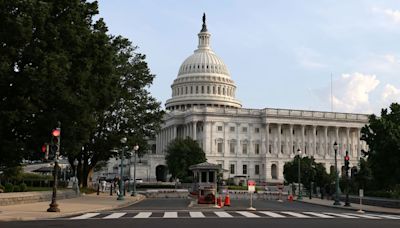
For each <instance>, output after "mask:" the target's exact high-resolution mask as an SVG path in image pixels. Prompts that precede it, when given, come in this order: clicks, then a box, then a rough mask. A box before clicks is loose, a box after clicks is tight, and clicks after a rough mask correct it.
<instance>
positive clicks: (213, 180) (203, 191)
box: [189, 162, 222, 204]
mask: <svg viewBox="0 0 400 228" xmlns="http://www.w3.org/2000/svg"><path fill="white" fill-rule="evenodd" d="M189 170H191V171H192V172H193V186H192V193H194V194H197V197H198V198H197V203H199V204H214V203H215V200H216V194H217V181H218V180H217V177H218V173H219V172H220V171H221V170H222V168H221V166H220V165H216V164H212V163H208V162H203V163H200V164H196V165H192V166H190V167H189Z"/></svg>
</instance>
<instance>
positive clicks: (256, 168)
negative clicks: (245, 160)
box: [254, 165, 260, 175]
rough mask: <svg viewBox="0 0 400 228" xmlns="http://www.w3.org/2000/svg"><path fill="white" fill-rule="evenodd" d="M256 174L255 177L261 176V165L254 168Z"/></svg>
mask: <svg viewBox="0 0 400 228" xmlns="http://www.w3.org/2000/svg"><path fill="white" fill-rule="evenodd" d="M254 174H255V175H260V165H255V166H254Z"/></svg>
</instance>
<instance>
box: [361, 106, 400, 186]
mask: <svg viewBox="0 0 400 228" xmlns="http://www.w3.org/2000/svg"><path fill="white" fill-rule="evenodd" d="M361 139H362V140H364V141H366V143H367V144H368V147H369V151H368V152H367V154H368V165H369V167H370V168H371V170H372V176H373V179H374V183H375V184H376V186H377V187H379V188H380V189H387V190H389V189H394V188H395V186H396V185H398V184H399V183H400V166H399V164H400V105H399V104H398V103H393V104H391V105H390V107H389V109H386V108H385V109H382V111H381V116H380V117H377V116H376V115H374V114H373V115H370V116H369V124H368V125H366V126H365V127H363V128H362V130H361ZM364 183H365V182H364Z"/></svg>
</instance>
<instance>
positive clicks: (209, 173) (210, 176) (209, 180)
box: [208, 171, 215, 183]
mask: <svg viewBox="0 0 400 228" xmlns="http://www.w3.org/2000/svg"><path fill="white" fill-rule="evenodd" d="M214 175H215V174H214V172H213V171H210V172H208V182H210V183H214Z"/></svg>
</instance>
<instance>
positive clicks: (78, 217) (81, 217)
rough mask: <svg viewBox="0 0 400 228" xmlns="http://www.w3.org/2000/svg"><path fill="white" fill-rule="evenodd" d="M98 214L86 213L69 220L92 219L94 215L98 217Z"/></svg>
mask: <svg viewBox="0 0 400 228" xmlns="http://www.w3.org/2000/svg"><path fill="white" fill-rule="evenodd" d="M99 214H100V213H86V214H83V215H80V216H76V217H72V218H71V219H88V218H92V217H94V216H96V215H99Z"/></svg>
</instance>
